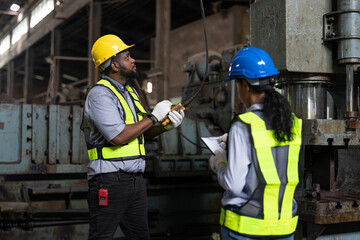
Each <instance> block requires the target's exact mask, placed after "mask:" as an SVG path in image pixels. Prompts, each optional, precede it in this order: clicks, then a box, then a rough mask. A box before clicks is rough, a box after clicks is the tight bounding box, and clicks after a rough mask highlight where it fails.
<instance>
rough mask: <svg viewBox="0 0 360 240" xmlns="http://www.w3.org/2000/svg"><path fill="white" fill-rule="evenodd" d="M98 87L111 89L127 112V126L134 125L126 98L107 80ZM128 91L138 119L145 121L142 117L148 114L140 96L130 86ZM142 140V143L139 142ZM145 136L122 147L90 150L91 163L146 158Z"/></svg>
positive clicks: (99, 83) (134, 120)
mask: <svg viewBox="0 0 360 240" xmlns="http://www.w3.org/2000/svg"><path fill="white" fill-rule="evenodd" d="M97 84H98V85H103V86H105V87H107V88H109V89H110V90H111V91H112V92H113V93H114V94H115V95H116V97H117V98H118V99H119V101H120V104H121V106H122V107H123V109H124V112H125V124H133V123H135V122H136V119H135V116H134V115H133V113H132V111H131V109H130V106H129V104H128V103H127V102H126V100H125V99H124V97H123V96H122V95H121V94H120V93H119V92H118V91H117V90H116V88H115V87H114V86H113V85H112V84H111V83H110V82H109V81H107V80H104V79H102V80H100V81H99V82H97ZM128 91H129V93H130V96H131V98H132V99H133V100H134V104H135V109H136V112H137V119H138V121H141V120H142V119H143V117H142V115H143V114H145V113H146V111H145V109H144V108H143V106H142V105H141V104H140V101H139V98H138V96H137V95H136V94H135V92H134V90H133V89H132V88H131V87H130V86H129V88H128ZM140 139H142V142H140V141H139V140H140ZM143 139H144V136H143V135H141V136H139V137H138V138H135V139H133V140H131V141H129V142H127V143H125V144H123V145H121V146H110V147H96V148H92V149H89V150H88V154H89V159H90V161H92V160H96V159H105V160H110V161H111V160H112V161H118V160H130V159H135V158H139V157H141V156H145V144H144V140H143Z"/></svg>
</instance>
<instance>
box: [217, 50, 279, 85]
mask: <svg viewBox="0 0 360 240" xmlns="http://www.w3.org/2000/svg"><path fill="white" fill-rule="evenodd" d="M279 73H280V72H279V70H277V68H276V67H275V65H274V62H273V60H272V59H271V57H270V55H269V54H268V53H267V52H265V51H264V50H262V49H260V48H256V47H245V48H243V49H241V50H240V51H239V52H238V53H237V54H236V55H235V57H234V58H233V59H232V61H231V64H230V67H229V73H228V75H227V79H226V80H225V81H224V82H227V81H230V80H233V79H234V78H235V77H240V78H241V77H244V78H246V79H249V80H251V79H259V78H268V77H271V76H275V75H278V74H279ZM250 84H253V83H252V81H250Z"/></svg>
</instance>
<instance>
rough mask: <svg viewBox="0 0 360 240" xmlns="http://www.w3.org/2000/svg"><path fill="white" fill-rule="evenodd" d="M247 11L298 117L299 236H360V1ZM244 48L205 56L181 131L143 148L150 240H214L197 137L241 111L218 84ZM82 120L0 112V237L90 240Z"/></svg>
mask: <svg viewBox="0 0 360 240" xmlns="http://www.w3.org/2000/svg"><path fill="white" fill-rule="evenodd" d="M250 11H251V34H252V35H251V45H252V46H255V47H260V48H263V49H265V50H266V51H267V52H268V53H269V54H270V55H271V57H272V58H273V60H274V62H275V65H276V66H277V68H278V69H279V70H280V71H281V74H280V77H279V78H278V82H277V86H278V87H279V89H280V91H282V92H283V94H284V95H285V96H287V98H288V99H289V101H290V103H291V106H292V109H293V111H294V112H295V113H296V115H297V116H299V117H301V118H302V119H304V121H303V122H304V134H305V138H304V139H305V145H306V153H305V168H304V174H303V179H302V180H303V181H302V182H303V184H302V186H299V187H298V189H297V192H296V198H297V200H298V202H299V204H300V222H299V225H298V229H297V232H296V236H295V237H296V238H295V239H297V240H300V239H307V240H310V239H336V238H337V237H339V238H341V239H359V238H360V228H359V222H360V207H359V204H360V187H359V186H360V174H359V173H360V163H359V160H360V158H359V155H360V121H359V115H358V111H359V107H360V104H359V102H360V94H359V91H360V90H359V84H360V81H359V64H360V28H359V23H360V0H337V1H335V0H334V1H332V0H324V1H312V0H301V1H299V0H276V1H267V0H256V1H252V3H251V4H250ZM242 47H244V46H243V45H237V46H234V47H232V48H230V49H227V50H225V51H224V52H223V53H221V54H220V53H216V52H212V51H209V62H208V66H209V69H208V72H209V76H208V78H207V79H205V82H204V84H203V87H202V89H201V92H200V93H199V94H198V95H197V97H196V98H195V99H194V101H193V102H192V103H191V104H190V105H189V107H188V109H187V110H186V118H185V119H184V122H183V124H182V125H181V126H180V127H179V128H178V129H176V130H172V131H169V132H166V133H164V134H162V135H161V136H159V137H158V138H156V139H154V140H153V141H151V142H147V143H146V149H147V154H148V155H147V168H146V172H145V177H146V179H147V182H148V184H147V185H148V201H149V204H148V207H149V224H150V231H151V236H152V239H196V238H198V239H217V235H216V234H214V235H213V236H212V233H213V232H218V231H219V228H218V219H219V210H220V199H221V194H222V190H221V188H220V187H219V186H218V184H217V180H216V178H215V176H214V174H213V173H212V172H211V171H210V170H209V168H208V159H209V157H210V152H209V151H208V150H207V149H206V148H204V145H203V144H202V143H201V141H200V137H201V136H205V137H206V136H212V135H213V136H214V135H221V134H223V133H224V132H227V131H228V130H229V124H230V121H231V119H232V117H233V116H234V115H235V114H236V113H241V112H243V110H244V109H243V106H242V105H241V104H240V103H239V100H238V99H237V98H236V96H235V93H234V85H233V84H234V83H233V81H232V82H229V83H226V84H224V83H223V80H224V79H225V78H226V74H227V70H228V67H229V64H230V62H231V59H232V57H233V56H234V55H235V53H236V52H237V51H238V50H240V49H241V48H242ZM205 66H206V58H205V53H199V54H196V55H194V56H192V57H190V58H189V59H188V61H187V62H186V63H185V65H184V66H183V71H184V72H185V73H186V74H187V77H188V84H187V85H186V87H185V88H184V97H186V96H191V94H193V93H194V92H196V91H197V90H198V88H199V86H200V85H201V79H203V77H204V75H205ZM81 115H82V110H81V107H80V106H64V105H18V104H1V105H0V143H1V144H0V146H1V153H2V156H1V157H0V181H1V185H0V238H1V239H21V238H23V239H41V238H42V237H45V239H47V238H48V237H49V236H52V239H86V237H87V231H88V224H87V218H88V211H87V203H86V194H87V181H86V165H87V162H88V159H87V153H86V148H85V143H84V140H83V136H82V133H81V131H80V127H79V126H80V123H81V117H82V116H81ZM55 236H56V237H55ZM116 236H117V237H120V236H122V234H121V232H117V234H116ZM204 236H206V237H204Z"/></svg>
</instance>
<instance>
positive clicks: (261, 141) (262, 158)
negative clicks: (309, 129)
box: [220, 112, 302, 236]
mask: <svg viewBox="0 0 360 240" xmlns="http://www.w3.org/2000/svg"><path fill="white" fill-rule="evenodd" d="M239 118H240V119H241V120H242V121H244V122H245V123H247V124H250V125H251V135H252V137H253V140H254V147H255V150H256V155H257V160H258V162H259V167H260V170H261V173H262V175H263V177H264V179H265V181H266V186H265V189H264V193H263V194H264V195H263V211H264V212H263V213H264V219H259V218H253V217H248V216H242V215H238V214H237V213H234V212H232V211H230V210H225V209H223V208H222V209H221V215H220V224H221V225H223V226H225V227H227V228H229V229H231V230H233V231H236V232H239V233H243V234H247V235H254V236H272V235H277V236H280V235H288V234H292V233H293V232H294V231H295V229H296V225H297V221H298V216H295V217H292V208H293V206H292V202H293V198H294V193H295V188H296V185H297V184H298V182H299V176H298V162H299V154H300V146H301V131H302V120H301V119H298V118H296V117H295V115H294V127H293V133H294V138H293V140H292V141H287V142H281V143H279V142H278V141H277V140H276V139H275V138H274V137H273V131H272V130H266V126H265V122H264V121H263V120H262V119H261V118H260V117H258V116H257V115H256V114H255V113H253V112H248V113H244V114H240V115H239ZM277 146H289V151H288V164H287V180H288V182H287V184H286V186H285V191H284V195H283V199H282V204H281V211H280V219H279V209H278V207H279V191H280V179H279V176H278V174H277V169H276V166H275V161H274V158H273V155H272V151H271V148H272V147H277Z"/></svg>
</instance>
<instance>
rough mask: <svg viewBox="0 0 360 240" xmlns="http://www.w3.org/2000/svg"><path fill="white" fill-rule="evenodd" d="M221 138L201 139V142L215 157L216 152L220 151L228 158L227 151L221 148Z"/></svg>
mask: <svg viewBox="0 0 360 240" xmlns="http://www.w3.org/2000/svg"><path fill="white" fill-rule="evenodd" d="M219 138H220V137H201V140H202V141H203V143H204V144H205V145H206V147H207V148H208V149H209V150H210V151H211V153H212V154H213V155H215V152H216V150H219V151H220V152H221V153H222V154H223V155H224V156H226V151H225V149H223V148H222V147H221V146H220V143H219Z"/></svg>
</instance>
